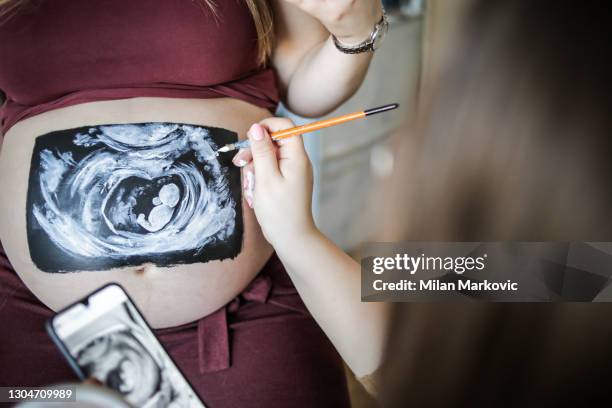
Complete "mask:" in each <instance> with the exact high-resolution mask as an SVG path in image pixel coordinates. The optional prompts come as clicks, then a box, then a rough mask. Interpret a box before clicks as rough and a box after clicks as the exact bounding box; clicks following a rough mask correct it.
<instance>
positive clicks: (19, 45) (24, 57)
mask: <svg viewBox="0 0 612 408" xmlns="http://www.w3.org/2000/svg"><path fill="white" fill-rule="evenodd" d="M203 3H204V1H203V0H129V1H125V0H98V1H96V2H89V1H82V0H38V1H33V2H31V4H29V5H27V6H26V7H25V8H23V9H21V10H20V11H19V13H18V14H16V15H14V16H13V17H11V18H10V19H8V20H7V21H6V22H4V23H2V24H1V25H0V90H2V92H3V93H4V94H5V96H6V101H5V103H4V104H3V106H2V107H1V108H0V124H1V129H2V133H5V132H6V131H7V130H8V129H9V128H10V127H11V126H13V125H14V124H15V123H17V122H19V121H20V120H22V119H25V118H28V117H30V116H34V115H37V114H40V113H42V112H46V111H49V110H53V109H56V108H60V107H64V106H69V105H75V104H79V103H84V102H91V101H98V100H110V99H124V98H132V97H138V96H153V97H155V96H156V97H170V98H216V97H224V96H225V97H232V98H237V99H242V100H244V101H247V102H250V103H253V104H255V105H257V106H261V107H264V108H267V109H269V110H271V111H273V110H274V109H275V108H276V105H277V103H278V99H279V96H278V88H277V84H276V77H275V74H274V72H273V71H272V70H271V69H269V68H268V69H260V68H259V67H258V63H257V33H256V30H255V25H254V22H253V18H252V15H251V13H250V11H249V9H248V7H247V5H246V4H245V3H244V1H242V0H224V1H216V2H215V3H216V14H217V15H216V17H215V16H214V15H213V14H212V13H211V11H210V10H209V9H208V7H207V6H205V5H204V4H203Z"/></svg>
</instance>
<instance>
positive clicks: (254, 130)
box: [247, 123, 264, 140]
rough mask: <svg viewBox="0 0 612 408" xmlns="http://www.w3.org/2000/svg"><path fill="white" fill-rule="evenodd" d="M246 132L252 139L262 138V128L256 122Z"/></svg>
mask: <svg viewBox="0 0 612 408" xmlns="http://www.w3.org/2000/svg"><path fill="white" fill-rule="evenodd" d="M247 134H248V135H249V137H250V138H252V139H253V140H262V139H263V138H264V134H263V129H262V128H261V125H258V124H257V123H255V124H254V125H253V126H251V128H250V129H249V131H248V133H247Z"/></svg>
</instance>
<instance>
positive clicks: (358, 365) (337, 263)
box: [235, 118, 387, 376]
mask: <svg viewBox="0 0 612 408" xmlns="http://www.w3.org/2000/svg"><path fill="white" fill-rule="evenodd" d="M293 126H294V125H293V123H292V122H291V121H290V120H289V119H284V118H268V119H265V120H263V121H261V122H260V123H259V124H255V125H253V126H252V127H251V128H250V130H249V132H248V137H249V139H250V141H251V152H252V161H251V162H249V163H248V164H247V165H246V166H243V167H244V169H243V172H245V173H246V174H252V176H250V177H251V178H252V179H253V181H252V182H251V183H247V184H245V186H244V189H245V192H244V194H243V197H245V199H246V200H247V202H248V205H249V207H252V208H254V210H255V215H256V216H257V220H258V221H259V223H260V225H261V228H262V231H263V234H264V236H265V237H266V240H267V241H268V242H270V243H271V244H272V246H273V247H274V249H275V250H276V253H277V254H278V256H279V258H280V259H281V261H282V262H283V265H285V268H286V269H287V272H288V273H289V276H290V277H291V280H292V281H293V283H294V285H295V287H296V288H297V290H298V292H299V293H300V296H301V297H302V299H303V300H304V303H305V304H306V306H307V307H308V310H309V311H310V313H311V314H312V316H313V317H314V318H315V320H316V321H317V323H319V325H320V326H321V328H322V329H323V331H324V332H325V334H326V335H327V336H328V337H329V339H330V340H331V341H332V343H333V344H334V346H335V347H336V349H337V350H338V352H339V353H340V355H341V356H342V357H343V358H344V360H345V362H346V363H347V364H348V366H349V367H350V368H351V369H352V370H353V372H354V373H355V374H356V375H358V376H363V375H367V374H370V373H372V372H374V371H375V370H376V369H377V368H378V367H379V366H380V364H381V361H382V355H383V348H384V345H385V333H386V321H387V306H386V305H385V304H384V303H378V302H371V303H367V302H363V303H362V302H361V301H360V299H361V284H360V283H361V275H360V265H359V264H358V263H357V262H355V261H354V260H353V259H352V258H351V257H349V256H348V255H347V254H345V253H344V252H343V251H342V250H341V249H340V248H338V247H337V246H336V245H335V244H334V243H333V242H331V241H330V240H329V239H328V238H327V237H325V236H324V235H323V234H322V233H321V232H320V231H319V230H318V229H317V228H316V226H315V223H314V220H313V217H312V211H311V202H312V182H313V179H312V168H311V165H310V161H309V159H308V156H307V155H306V151H305V149H304V143H303V141H302V137H301V136H299V137H297V136H296V137H293V138H288V139H283V140H281V141H279V142H278V143H274V142H273V141H272V140H271V139H270V135H269V133H270V132H275V131H278V130H283V129H287V128H290V127H293ZM241 160H244V159H243V158H241V157H237V158H236V159H235V163H237V162H240V161H241ZM279 220H282V222H279ZM313 260H316V262H313Z"/></svg>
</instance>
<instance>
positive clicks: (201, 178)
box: [27, 123, 243, 272]
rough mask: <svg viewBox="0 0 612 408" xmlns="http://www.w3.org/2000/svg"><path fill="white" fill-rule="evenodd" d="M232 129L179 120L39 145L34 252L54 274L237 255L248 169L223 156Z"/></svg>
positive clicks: (91, 130) (85, 130) (85, 132)
mask: <svg viewBox="0 0 612 408" xmlns="http://www.w3.org/2000/svg"><path fill="white" fill-rule="evenodd" d="M235 141H237V135H236V134H235V133H233V132H230V131H228V130H225V129H219V128H208V127H202V126H194V125H184V124H174V123H144V124H128V125H107V126H93V127H82V128H78V129H71V130H62V131H58V132H53V133H49V134H46V135H43V136H40V137H38V138H37V139H36V143H35V147H34V153H33V156H32V165H31V168H30V180H29V189H28V197H27V225H28V244H29V247H30V255H31V257H32V260H33V261H34V263H35V264H36V266H37V267H38V268H39V269H41V270H43V271H47V272H68V271H77V270H103V269H108V268H111V267H119V266H127V265H140V264H142V263H146V262H152V263H155V264H157V265H159V266H169V265H173V264H178V263H196V262H206V261H210V260H220V259H226V258H234V257H236V256H237V255H238V253H239V252H240V250H241V246H242V233H243V231H242V229H243V227H242V212H241V197H240V194H241V189H240V171H239V169H237V168H236V167H235V166H232V165H231V163H230V162H229V158H228V157H223V156H220V157H217V156H216V155H215V153H214V152H215V150H216V149H217V148H218V147H220V146H223V145H225V144H227V143H233V142H235Z"/></svg>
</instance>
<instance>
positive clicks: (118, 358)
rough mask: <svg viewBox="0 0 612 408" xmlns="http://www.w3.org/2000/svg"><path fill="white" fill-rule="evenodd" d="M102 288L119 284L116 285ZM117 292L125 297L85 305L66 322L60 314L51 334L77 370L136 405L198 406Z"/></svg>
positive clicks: (184, 382)
mask: <svg viewBox="0 0 612 408" xmlns="http://www.w3.org/2000/svg"><path fill="white" fill-rule="evenodd" d="M107 288H118V289H120V287H119V286H116V285H110V286H108V287H107ZM104 290H105V289H102V291H104ZM120 290H121V289H120ZM121 293H123V294H124V296H125V298H124V299H123V300H122V301H120V302H117V303H116V304H114V305H108V304H107V305H106V306H103V308H104V309H107V310H104V311H102V312H101V311H100V310H95V309H97V308H98V309H99V307H98V306H92V304H90V305H89V306H88V309H91V310H90V311H88V312H82V313H81V316H80V317H79V318H78V319H76V318H74V319H73V323H72V324H71V323H70V321H69V319H66V318H64V319H63V320H62V322H61V327H59V328H58V327H55V329H56V330H55V335H56V336H57V337H59V339H60V341H61V342H62V343H63V346H64V347H65V348H66V351H67V352H68V353H69V355H70V358H71V359H72V363H73V364H75V365H76V366H78V368H79V369H80V371H81V373H80V374H81V375H82V376H83V377H85V378H95V379H96V380H98V381H100V382H102V383H103V384H104V385H106V386H107V387H109V388H112V389H114V390H116V391H118V392H119V393H121V394H122V395H123V397H124V398H125V400H126V401H127V402H129V403H130V404H132V405H134V406H136V407H145V408H153V407H155V408H161V407H171V408H178V407H204V405H203V404H202V403H201V401H200V400H199V398H198V397H197V396H196V394H195V392H194V391H193V390H192V388H191V386H190V385H189V383H188V382H187V381H186V380H185V378H184V377H183V375H182V373H181V372H180V371H179V369H178V368H177V367H176V366H175V364H174V363H173V361H172V360H171V359H170V357H169V356H168V355H167V353H166V351H165V350H164V349H163V347H162V346H161V345H160V343H159V342H158V340H157V338H156V337H155V336H154V335H153V333H152V332H151V330H150V329H149V327H148V326H147V324H146V322H145V321H144V320H143V318H142V317H141V315H140V314H139V313H138V311H137V310H136V308H135V307H134V305H133V304H132V303H131V302H130V300H129V298H128V297H127V296H126V295H125V293H124V292H123V290H121ZM113 297H114V298H115V299H116V296H113ZM96 304H97V305H99V302H96ZM77 321H78V322H77ZM70 326H73V327H70ZM74 326H78V328H76V327H74Z"/></svg>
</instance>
